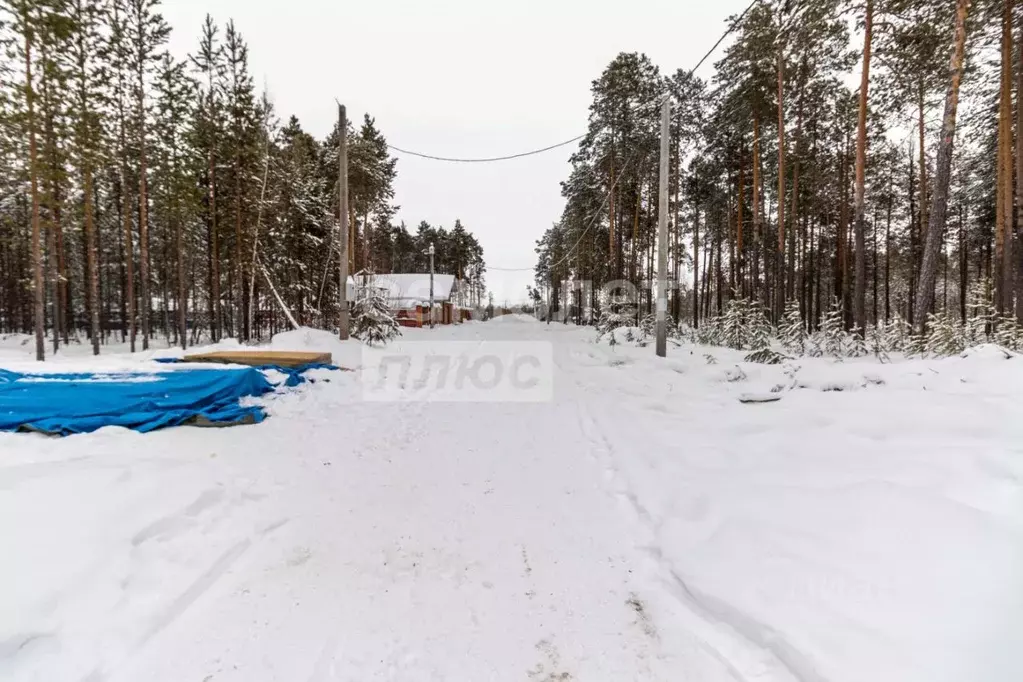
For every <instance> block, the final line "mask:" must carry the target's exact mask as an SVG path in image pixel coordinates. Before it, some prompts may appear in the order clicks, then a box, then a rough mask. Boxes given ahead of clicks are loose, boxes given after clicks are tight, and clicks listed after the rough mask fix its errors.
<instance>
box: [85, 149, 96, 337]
mask: <svg viewBox="0 0 1023 682" xmlns="http://www.w3.org/2000/svg"><path fill="white" fill-rule="evenodd" d="M90 153H91V151H87V152H86V154H90ZM82 195H83V200H84V209H83V212H84V213H85V251H86V267H87V268H88V269H89V285H88V286H89V288H88V292H89V337H90V338H91V340H92V354H93V355H99V337H100V329H99V271H98V270H97V267H96V225H95V222H94V221H93V208H92V166H91V159H90V160H86V161H85V163H84V169H83V171H82Z"/></svg>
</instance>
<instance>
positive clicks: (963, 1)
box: [915, 0, 970, 332]
mask: <svg viewBox="0 0 1023 682" xmlns="http://www.w3.org/2000/svg"><path fill="white" fill-rule="evenodd" d="M969 8H970V0H956V19H955V47H954V49H953V50H952V58H951V60H950V63H949V81H950V82H949V87H948V93H947V94H946V96H945V113H944V116H943V117H942V121H941V137H940V138H939V141H938V152H937V158H936V161H935V173H934V176H935V177H934V193H933V195H932V197H931V215H930V223H929V225H928V226H927V244H926V246H925V248H924V258H923V266H922V267H921V269H920V287H919V288H918V290H917V297H916V316H915V317H916V323H915V326H916V329H917V331H918V332H922V331H923V327H924V320H925V319H926V315H927V311H928V310H930V308H931V303H932V301H933V297H934V282H935V279H936V277H937V265H938V254H939V252H940V250H941V236H942V234H943V233H944V231H945V220H946V217H947V212H948V187H949V183H950V180H951V171H952V148H953V144H954V141H955V129H956V111H957V109H958V106H959V83H960V81H961V80H962V77H963V56H964V53H965V50H966V14H967V12H968V11H969Z"/></svg>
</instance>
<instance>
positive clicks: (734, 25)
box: [487, 0, 760, 272]
mask: <svg viewBox="0 0 1023 682" xmlns="http://www.w3.org/2000/svg"><path fill="white" fill-rule="evenodd" d="M758 2H760V0H752V1H751V2H750V4H749V5H747V6H746V9H744V10H743V11H742V13H741V14H740V15H739V16H738V17H737V18H736V19H735V21H733V22H732V23H731V24H730V25H729V26H728V28H727V29H726V30H725V32H724V33H722V34H721V36H720V37H719V38H718V39H717V41H716V42H715V43H714V45H713V46H712V47H711V48H710V49H709V50H707V52H706V53H705V54H704V55H703V57H701V58H700V61H698V62H697V63H696V66H694V67H693V68H692V69H690V70H689V74H690V75H692V74H693V73H695V72H696V70H697V69H699V68H700V67H701V66H702V65H703V63H704V62H705V61H707V59H708V58H709V57H710V55H711V54H713V53H714V51H715V50H717V48H718V47H719V46H720V45H721V43H722V42H723V41H724V39H725V38H726V37H728V36H729V35H730V34H731V33H732V31H734V30H735V29H736V28H737V27H738V26H739V24H740V22H741V21H742V20H743V19H744V18H745V17H746V15H747V14H748V13H749V12H750V10H751V9H753V7H754V5H756V4H757V3H758ZM749 87H751V85H750V84H747V85H746V86H745V87H744V88H743V91H745V90H747V89H748V88H749ZM663 99H664V95H660V94H659V95H657V96H656V97H653V98H651V99H649V100H647V101H645V102H641V103H639V104H638V106H639V107H643V106H646V105H648V104H651V103H653V102H660V101H662V100H663ZM583 137H586V135H579V136H578V137H576V138H574V139H573V140H569V141H567V142H565V143H563V144H568V143H570V142H573V141H575V140H580V139H582V138H583ZM711 146H712V144H708V145H707V146H706V147H705V148H704V150H701V152H697V153H702V151H706V149H709V148H710V147H711ZM540 151H545V150H540ZM536 153H538V152H536ZM634 160H635V155H633V157H630V159H629V160H628V161H627V162H626V164H625V165H624V166H622V169H621V172H620V173H619V175H618V177H617V178H615V181H614V183H612V185H611V188H610V189H609V190H608V191H607V193H606V194H605V195H604V199H603V201H602V202H601V205H600V208H599V209H598V210H597V212H596V213H595V214H594V216H593V217H592V218H591V219H590V222H589V224H588V225H587V226H586V228H585V229H584V230H583V231H582V233H581V234H580V235H579V237H578V238H577V239H576V241H575V243H574V244H573V245H572V247H571V248H570V249H569V250H568V253H566V254H565V256H563V257H562V258H560V259H559V260H558V261H557V262H555V263H552V264H551V266H550V267H551V268H555V267H557V266H558V265H561V264H562V263H564V262H565V261H566V260H568V259H569V258H570V257H571V256H572V254H573V253H574V252H575V250H576V249H577V248H578V247H579V244H580V243H582V240H583V238H584V237H585V236H586V235H587V234H588V233H589V232H590V230H591V229H592V228H593V226H594V225H595V224H596V222H597V219H598V218H599V217H600V216H601V215H602V214H603V210H604V207H606V206H607V205H608V202H609V201H610V198H611V195H612V193H613V192H614V190H615V188H616V187H617V185H618V183H619V182H620V181H621V179H622V178H623V177H624V176H625V172H624V171H625V168H626V167H628V165H630V164H631V163H632V161H634ZM534 269H535V268H534V267H528V268H501V267H495V266H490V265H488V266H487V270H488V271H491V270H492V271H495V272H530V271H532V270H534Z"/></svg>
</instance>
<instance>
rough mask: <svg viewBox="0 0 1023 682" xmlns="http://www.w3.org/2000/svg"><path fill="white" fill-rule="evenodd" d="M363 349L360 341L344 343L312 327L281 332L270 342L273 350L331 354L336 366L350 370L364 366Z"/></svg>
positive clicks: (331, 334) (334, 336)
mask: <svg viewBox="0 0 1023 682" xmlns="http://www.w3.org/2000/svg"><path fill="white" fill-rule="evenodd" d="M363 347H364V346H363V344H362V343H361V342H360V341H359V340H358V339H348V340H347V341H342V340H341V339H339V338H337V336H336V335H335V334H334V333H333V332H329V331H326V330H324V329H313V328H311V327H300V328H298V329H293V330H291V331H287V332H281V333H280V334H275V335H274V337H273V338H272V339H271V340H270V348H271V349H272V350H281V351H288V350H290V351H313V352H318V353H330V355H331V358H332V359H333V361H334V364H335V365H340V366H341V367H348V368H355V367H359V366H361V365H362V352H363Z"/></svg>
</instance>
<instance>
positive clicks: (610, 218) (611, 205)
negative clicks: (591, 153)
mask: <svg viewBox="0 0 1023 682" xmlns="http://www.w3.org/2000/svg"><path fill="white" fill-rule="evenodd" d="M614 146H615V131H614V128H611V179H610V180H609V182H608V193H609V196H608V208H607V224H608V243H607V255H608V259H607V262H608V268H609V269H608V272H610V267H611V263H613V262H614V257H615V152H614ZM612 277H613V276H612Z"/></svg>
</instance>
